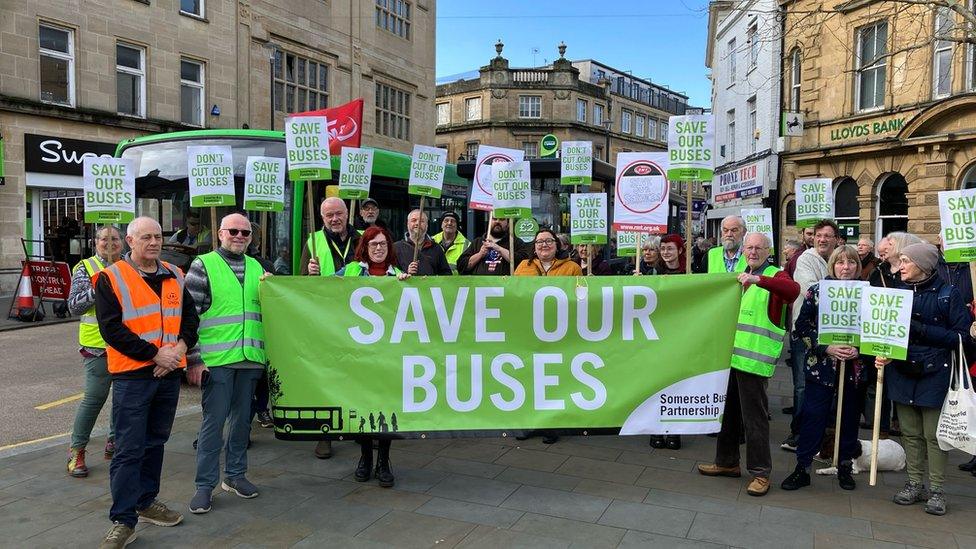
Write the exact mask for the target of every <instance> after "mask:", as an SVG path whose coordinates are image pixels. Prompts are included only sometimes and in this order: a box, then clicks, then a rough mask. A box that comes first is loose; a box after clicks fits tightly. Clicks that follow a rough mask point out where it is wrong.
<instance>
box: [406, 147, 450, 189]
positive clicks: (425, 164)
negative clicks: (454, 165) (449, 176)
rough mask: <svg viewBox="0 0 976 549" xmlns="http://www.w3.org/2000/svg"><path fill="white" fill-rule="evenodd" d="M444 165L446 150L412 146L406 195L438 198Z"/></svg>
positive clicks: (442, 180) (442, 181)
mask: <svg viewBox="0 0 976 549" xmlns="http://www.w3.org/2000/svg"><path fill="white" fill-rule="evenodd" d="M446 165H447V149H442V148H440V147H427V146H424V145H414V146H413V157H412V158H411V159H410V179H409V181H408V182H407V194H415V195H419V196H429V197H430V198H440V197H441V188H442V187H443V186H444V167H445V166H446Z"/></svg>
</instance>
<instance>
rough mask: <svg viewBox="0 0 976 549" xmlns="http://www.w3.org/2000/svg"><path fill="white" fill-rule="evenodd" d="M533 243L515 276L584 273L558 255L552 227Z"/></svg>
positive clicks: (548, 438)
mask: <svg viewBox="0 0 976 549" xmlns="http://www.w3.org/2000/svg"><path fill="white" fill-rule="evenodd" d="M533 244H534V246H535V251H534V252H533V254H532V259H526V260H523V261H522V262H521V263H519V266H518V267H517V268H516V269H515V276H580V275H582V274H583V270H582V269H580V266H579V263H576V262H575V261H573V260H572V259H559V258H557V257H556V256H557V254H559V252H560V251H562V242H560V241H559V237H558V236H556V233H554V232H553V231H552V229H539V232H537V233H535V240H534V241H533ZM515 438H516V439H518V440H525V439H527V438H529V437H528V436H521V435H520V436H516V437H515ZM557 440H559V437H558V436H556V435H554V434H551V433H547V432H545V431H543V432H542V442H543V443H545V444H553V443H555V442H556V441H557Z"/></svg>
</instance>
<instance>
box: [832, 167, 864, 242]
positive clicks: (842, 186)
mask: <svg viewBox="0 0 976 549" xmlns="http://www.w3.org/2000/svg"><path fill="white" fill-rule="evenodd" d="M834 217H835V218H836V221H837V224H838V225H839V226H840V229H841V234H843V235H844V236H846V237H848V238H851V237H856V236H858V234H859V233H860V225H861V209H860V206H859V205H858V203H857V182H856V181H854V179H852V178H850V177H843V178H841V179H840V180H838V181H837V184H836V185H834Z"/></svg>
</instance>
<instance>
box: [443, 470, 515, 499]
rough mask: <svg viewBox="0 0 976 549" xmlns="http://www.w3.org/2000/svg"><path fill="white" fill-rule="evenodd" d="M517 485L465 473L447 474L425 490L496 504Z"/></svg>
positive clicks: (456, 497) (454, 497) (445, 495)
mask: <svg viewBox="0 0 976 549" xmlns="http://www.w3.org/2000/svg"><path fill="white" fill-rule="evenodd" d="M518 487H519V485H518V484H516V483H514V482H505V481H502V480H493V479H486V478H479V477H469V476H466V475H448V476H447V477H445V478H444V480H442V481H440V482H438V483H437V484H435V485H434V486H433V487H431V488H430V489H429V490H427V493H428V494H430V495H432V496H437V497H442V498H447V499H456V500H459V501H468V502H471V503H482V504H485V505H495V506H497V505H498V504H500V503H501V502H503V501H505V499H506V498H507V497H509V496H510V495H511V494H512V492H514V491H515V490H517V489H518Z"/></svg>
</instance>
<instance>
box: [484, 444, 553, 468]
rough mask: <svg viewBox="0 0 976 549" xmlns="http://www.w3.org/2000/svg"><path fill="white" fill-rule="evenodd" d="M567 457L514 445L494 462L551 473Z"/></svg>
mask: <svg viewBox="0 0 976 549" xmlns="http://www.w3.org/2000/svg"><path fill="white" fill-rule="evenodd" d="M567 459H569V456H566V455H562V454H557V453H553V452H546V451H542V450H530V449H528V448H521V447H515V448H512V449H511V450H509V451H508V452H505V454H503V455H502V456H501V457H499V458H498V459H496V460H495V463H496V464H498V465H504V466H510V467H519V468H522V469H532V470H536V471H547V472H550V473H551V472H553V471H555V470H556V468H558V467H559V466H560V465H562V464H563V463H564V462H565V461H566V460H567Z"/></svg>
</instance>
